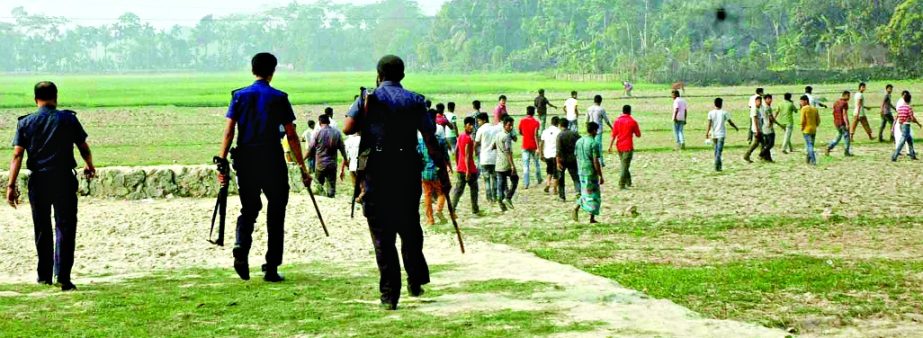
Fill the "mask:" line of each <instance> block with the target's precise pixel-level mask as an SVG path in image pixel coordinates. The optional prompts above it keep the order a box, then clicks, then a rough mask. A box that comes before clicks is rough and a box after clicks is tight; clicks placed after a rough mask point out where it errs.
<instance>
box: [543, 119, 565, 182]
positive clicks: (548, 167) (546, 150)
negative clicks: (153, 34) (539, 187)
mask: <svg viewBox="0 0 923 338" xmlns="http://www.w3.org/2000/svg"><path fill="white" fill-rule="evenodd" d="M560 121H561V118H559V117H557V116H555V117H552V118H551V125H550V126H548V127H547V128H545V131H543V132H542V136H541V140H539V145H538V151H539V156H541V157H542V159H544V160H545V174H546V175H548V178H547V179H546V180H545V193H546V194H547V193H548V192H549V190H550V189H551V188H552V187H554V190H555V191H554V193H555V194H557V193H558V182H557V177H558V162H557V158H558V134H560V133H561V129H560V128H558V122H560Z"/></svg>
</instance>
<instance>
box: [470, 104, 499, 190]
mask: <svg viewBox="0 0 923 338" xmlns="http://www.w3.org/2000/svg"><path fill="white" fill-rule="evenodd" d="M478 124H480V125H481V127H480V128H478V133H477V135H475V136H474V144H475V146H476V147H478V149H480V158H479V162H480V164H481V176H482V177H483V179H484V190H485V191H486V193H485V194H486V197H487V201H488V202H495V201H496V200H497V199H500V198H502V197H501V196H496V197H495V195H496V193H497V186H496V183H497V171H496V168H497V149H496V148H494V146H493V145H494V139H495V138H496V137H497V134H498V133H499V132H500V129H501V128H502V127H501V126H500V125H499V124H498V123H493V124H488V123H487V114H481V115H478Z"/></svg>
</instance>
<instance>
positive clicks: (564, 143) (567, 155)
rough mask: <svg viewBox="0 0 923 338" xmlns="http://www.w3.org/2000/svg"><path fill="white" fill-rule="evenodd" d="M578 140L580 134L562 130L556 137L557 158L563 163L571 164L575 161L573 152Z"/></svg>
mask: <svg viewBox="0 0 923 338" xmlns="http://www.w3.org/2000/svg"><path fill="white" fill-rule="evenodd" d="M579 139H580V134H577V132H575V131H573V130H570V129H566V130H563V131H561V134H559V135H558V145H557V146H558V149H557V150H558V157H560V158H561V160H562V161H563V162H564V163H573V162H576V161H577V159H576V157H575V154H574V151H575V149H576V148H575V147H576V146H577V141H578V140H579Z"/></svg>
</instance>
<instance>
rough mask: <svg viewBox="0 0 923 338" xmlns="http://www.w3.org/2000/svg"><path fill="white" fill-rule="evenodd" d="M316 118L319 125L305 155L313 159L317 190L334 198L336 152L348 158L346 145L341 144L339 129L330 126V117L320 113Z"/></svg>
mask: <svg viewBox="0 0 923 338" xmlns="http://www.w3.org/2000/svg"><path fill="white" fill-rule="evenodd" d="M318 120H319V121H320V127H319V129H318V131H317V135H315V136H314V139H313V140H312V141H311V145H309V146H308V153H307V154H305V157H306V158H313V159H314V163H315V164H314V165H315V170H317V172H316V175H317V184H318V185H319V186H318V189H319V190H318V191H320V193H322V194H324V195H326V196H327V197H329V198H334V197H336V194H337V163H338V158H337V152H339V153H340V154H342V155H343V158H348V157H347V156H346V146H345V145H344V144H343V139H342V136H340V131H339V130H336V129H333V127H331V126H330V117H328V116H327V115H321V116H320V118H318ZM325 185H326V187H325Z"/></svg>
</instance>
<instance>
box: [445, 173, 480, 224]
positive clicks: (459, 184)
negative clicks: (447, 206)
mask: <svg viewBox="0 0 923 338" xmlns="http://www.w3.org/2000/svg"><path fill="white" fill-rule="evenodd" d="M455 177H457V179H456V180H455V191H454V192H453V193H452V210H455V212H458V201H459V200H460V199H461V197H462V195H463V194H464V193H465V185H467V186H468V187H469V188H471V212H473V213H475V214H476V213H478V212H479V211H480V208H478V190H479V189H478V174H472V175H471V179H470V180H469V179H468V175H467V174H466V173H456V174H455Z"/></svg>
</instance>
